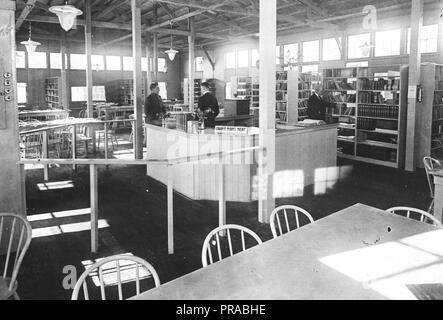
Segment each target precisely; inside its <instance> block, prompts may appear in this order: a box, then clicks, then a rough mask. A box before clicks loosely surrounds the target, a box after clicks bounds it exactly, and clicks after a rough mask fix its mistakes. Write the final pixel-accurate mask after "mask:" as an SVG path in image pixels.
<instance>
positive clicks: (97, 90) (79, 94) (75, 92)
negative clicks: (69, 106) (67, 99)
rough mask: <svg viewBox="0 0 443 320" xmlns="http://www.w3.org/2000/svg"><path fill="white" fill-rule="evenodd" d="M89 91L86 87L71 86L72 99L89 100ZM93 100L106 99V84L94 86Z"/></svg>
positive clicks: (74, 100)
mask: <svg viewBox="0 0 443 320" xmlns="http://www.w3.org/2000/svg"><path fill="white" fill-rule="evenodd" d="M87 96H88V91H87V89H86V87H71V100H72V101H73V102H79V101H86V100H88V97H87ZM92 100H93V101H106V92H105V86H94V87H92Z"/></svg>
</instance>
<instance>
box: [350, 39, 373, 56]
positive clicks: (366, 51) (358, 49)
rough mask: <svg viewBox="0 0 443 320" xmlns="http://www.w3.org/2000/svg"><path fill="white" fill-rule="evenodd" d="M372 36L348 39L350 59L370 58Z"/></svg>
mask: <svg viewBox="0 0 443 320" xmlns="http://www.w3.org/2000/svg"><path fill="white" fill-rule="evenodd" d="M370 44H371V34H369V33H364V34H357V35H354V36H349V37H348V59H358V58H368V57H369V55H370V52H371V50H370Z"/></svg>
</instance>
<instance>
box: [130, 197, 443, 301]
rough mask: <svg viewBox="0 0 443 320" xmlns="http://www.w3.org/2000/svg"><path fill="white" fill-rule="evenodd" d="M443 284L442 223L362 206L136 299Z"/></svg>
mask: <svg viewBox="0 0 443 320" xmlns="http://www.w3.org/2000/svg"><path fill="white" fill-rule="evenodd" d="M441 283H443V229H438V228H435V227H433V226H431V225H427V224H424V223H421V222H418V221H414V220H410V219H407V218H404V217H402V216H398V215H394V214H391V213H388V212H385V211H382V210H380V209H376V208H372V207H368V206H366V205H362V204H357V205H354V206H352V207H349V208H347V209H344V210H342V211H339V212H337V213H335V214H332V215H330V216H328V217H326V218H323V219H321V220H318V221H316V222H314V223H312V224H309V225H306V226H304V227H302V228H300V229H298V230H294V231H292V232H290V233H288V234H286V235H284V236H281V237H279V238H277V239H273V240H270V241H268V242H265V243H263V244H262V245H260V246H256V247H253V248H251V249H249V250H247V251H244V252H242V253H239V254H237V255H234V256H232V257H229V258H226V259H224V260H222V261H220V262H218V263H215V264H213V265H211V266H209V267H206V268H202V269H199V270H197V271H195V272H193V273H190V274H188V275H185V276H184V277H181V278H178V279H176V280H173V281H171V282H169V283H166V284H164V285H162V286H160V287H158V288H155V289H153V290H150V291H147V292H145V293H142V294H141V295H139V296H136V297H133V298H132V299H138V300H158V299H166V300H194V299H195V300H212V299H215V300H226V299H229V300H272V299H282V300H297V299H320V300H321V299H334V300H335V299H345V300H347V299H352V300H355V299H377V300H378V299H417V296H416V295H414V293H413V292H414V290H411V288H412V287H413V286H414V285H416V286H418V285H423V284H441Z"/></svg>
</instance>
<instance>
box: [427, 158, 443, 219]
mask: <svg viewBox="0 0 443 320" xmlns="http://www.w3.org/2000/svg"><path fill="white" fill-rule="evenodd" d="M423 164H424V166H425V171H426V178H427V179H428V185H429V191H430V193H431V198H432V202H431V205H430V206H429V209H428V212H429V213H432V212H433V210H434V177H433V175H432V171H433V170H434V169H436V168H439V167H442V165H441V162H440V161H438V160H437V159H433V158H431V157H424V158H423Z"/></svg>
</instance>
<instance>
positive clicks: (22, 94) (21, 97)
mask: <svg viewBox="0 0 443 320" xmlns="http://www.w3.org/2000/svg"><path fill="white" fill-rule="evenodd" d="M26 88H27V85H26V83H24V82H18V83H17V103H27V102H28V100H27V98H26V97H27V95H26Z"/></svg>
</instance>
